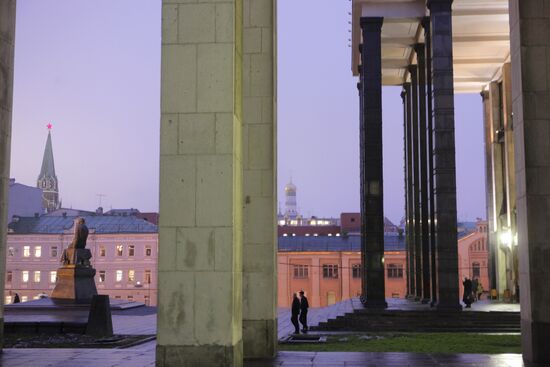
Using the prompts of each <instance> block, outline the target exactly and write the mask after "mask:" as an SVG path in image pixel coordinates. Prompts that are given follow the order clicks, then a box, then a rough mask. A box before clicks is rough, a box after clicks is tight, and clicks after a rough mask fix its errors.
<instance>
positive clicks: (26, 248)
mask: <svg viewBox="0 0 550 367" xmlns="http://www.w3.org/2000/svg"><path fill="white" fill-rule="evenodd" d="M30 256H31V247H30V246H23V257H30Z"/></svg>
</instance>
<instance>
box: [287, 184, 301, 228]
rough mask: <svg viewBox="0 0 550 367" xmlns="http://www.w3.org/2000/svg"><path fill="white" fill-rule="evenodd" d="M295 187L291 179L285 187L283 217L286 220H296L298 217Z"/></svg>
mask: <svg viewBox="0 0 550 367" xmlns="http://www.w3.org/2000/svg"><path fill="white" fill-rule="evenodd" d="M296 192H297V188H296V185H294V184H293V183H292V179H290V182H289V183H288V184H286V186H285V212H284V217H285V218H287V219H296V218H297V217H298V215H299V214H298V203H297V201H296Z"/></svg>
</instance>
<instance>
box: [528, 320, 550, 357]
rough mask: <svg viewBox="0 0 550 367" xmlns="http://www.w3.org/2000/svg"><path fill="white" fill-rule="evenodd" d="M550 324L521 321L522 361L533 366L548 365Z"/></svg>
mask: <svg viewBox="0 0 550 367" xmlns="http://www.w3.org/2000/svg"><path fill="white" fill-rule="evenodd" d="M548 340H550V322H536V321H530V320H524V319H521V345H522V346H523V347H522V350H523V359H524V360H525V361H527V362H530V363H534V364H541V365H547V364H550V348H548Z"/></svg>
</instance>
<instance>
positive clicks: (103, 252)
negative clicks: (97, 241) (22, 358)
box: [99, 246, 105, 257]
mask: <svg viewBox="0 0 550 367" xmlns="http://www.w3.org/2000/svg"><path fill="white" fill-rule="evenodd" d="M99 256H101V257H104V256H105V246H99Z"/></svg>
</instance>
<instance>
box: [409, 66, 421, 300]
mask: <svg viewBox="0 0 550 367" xmlns="http://www.w3.org/2000/svg"><path fill="white" fill-rule="evenodd" d="M409 73H410V74H411V91H412V93H411V98H412V109H411V115H412V143H411V149H412V163H413V213H414V215H413V229H414V262H415V280H414V282H415V289H416V293H415V299H416V300H417V301H420V300H421V299H422V240H421V237H422V236H421V234H422V233H421V227H420V147H419V142H420V137H419V133H420V132H419V129H418V66H417V65H409Z"/></svg>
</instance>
